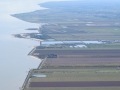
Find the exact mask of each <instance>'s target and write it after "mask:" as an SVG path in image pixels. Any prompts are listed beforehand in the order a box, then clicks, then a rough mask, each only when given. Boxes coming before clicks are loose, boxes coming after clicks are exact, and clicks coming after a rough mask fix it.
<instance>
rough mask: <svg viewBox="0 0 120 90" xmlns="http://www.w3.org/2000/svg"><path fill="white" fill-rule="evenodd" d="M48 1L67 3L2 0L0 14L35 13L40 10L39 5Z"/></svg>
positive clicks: (37, 0)
mask: <svg viewBox="0 0 120 90" xmlns="http://www.w3.org/2000/svg"><path fill="white" fill-rule="evenodd" d="M46 1H65V0H0V12H2V13H6V12H7V13H10V14H13V13H22V12H29V11H34V10H38V9H40V7H39V6H38V5H37V4H39V3H42V2H46ZM66 1H67V0H66ZM3 8H4V9H3Z"/></svg>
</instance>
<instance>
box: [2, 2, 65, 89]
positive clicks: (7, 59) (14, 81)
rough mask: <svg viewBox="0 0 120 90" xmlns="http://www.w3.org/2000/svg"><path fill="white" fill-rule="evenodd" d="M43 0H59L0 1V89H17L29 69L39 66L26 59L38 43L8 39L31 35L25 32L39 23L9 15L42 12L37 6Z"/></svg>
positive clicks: (32, 59)
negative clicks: (19, 35)
mask: <svg viewBox="0 0 120 90" xmlns="http://www.w3.org/2000/svg"><path fill="white" fill-rule="evenodd" d="M47 1H61V0H0V90H19V87H21V86H22V84H23V82H24V80H25V78H26V76H27V74H28V71H29V69H31V68H37V66H38V65H39V63H40V61H39V60H36V59H34V58H31V57H29V56H27V54H28V53H29V52H30V51H31V49H32V48H33V47H34V46H37V45H39V42H37V41H32V40H28V39H19V38H14V37H12V34H17V33H25V32H28V33H29V32H33V31H27V30H25V29H27V28H37V27H39V26H40V24H34V23H29V22H25V21H22V20H19V19H17V18H14V17H12V16H10V15H11V14H16V13H24V12H30V11H35V10H39V9H43V8H42V7H40V6H38V4H40V3H43V2H47ZM63 1H64V0H63Z"/></svg>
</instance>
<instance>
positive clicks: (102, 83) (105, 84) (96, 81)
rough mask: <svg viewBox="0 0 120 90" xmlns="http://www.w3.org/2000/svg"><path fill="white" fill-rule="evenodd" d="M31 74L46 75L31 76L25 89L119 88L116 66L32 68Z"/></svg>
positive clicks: (118, 74)
mask: <svg viewBox="0 0 120 90" xmlns="http://www.w3.org/2000/svg"><path fill="white" fill-rule="evenodd" d="M32 74H33V75H46V77H31V79H30V82H29V88H28V89H27V90H44V89H45V90H63V89H64V90H68V89H70V90H71V89H74V90H79V89H82V90H88V88H89V89H90V90H94V89H98V90H101V89H102V90H106V89H110V90H112V89H115V90H118V89H119V88H120V87H119V86H120V85H119V84H120V79H119V76H120V69H118V68H117V67H111V68H105V67H104V68H103V67H102V68H99V67H98V68H79V69H41V70H38V69H34V70H33V73H32ZM60 83H61V84H60ZM75 83H76V84H75ZM77 85H78V86H77Z"/></svg>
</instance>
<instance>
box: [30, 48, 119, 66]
mask: <svg viewBox="0 0 120 90" xmlns="http://www.w3.org/2000/svg"><path fill="white" fill-rule="evenodd" d="M35 53H37V54H38V57H39V55H51V54H55V55H57V58H47V59H46V61H45V63H44V66H43V68H50V67H51V66H53V67H54V66H55V67H62V66H73V67H74V66H120V50H119V49H111V50H110V49H103V50H102V49H101V50H74V49H73V50H64V49H63V50H62V49H61V50H44V49H35V50H34V51H33V53H32V54H33V55H34V54H35Z"/></svg>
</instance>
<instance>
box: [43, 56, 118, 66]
mask: <svg viewBox="0 0 120 90" xmlns="http://www.w3.org/2000/svg"><path fill="white" fill-rule="evenodd" d="M44 64H46V65H50V64H52V65H58V64H59V65H62V64H63V65H64V64H72V65H76V64H98V65H99V64H120V58H48V59H47V60H46V62H45V63H44Z"/></svg>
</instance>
